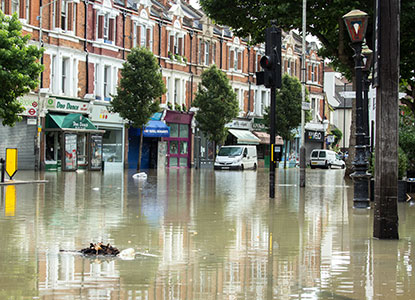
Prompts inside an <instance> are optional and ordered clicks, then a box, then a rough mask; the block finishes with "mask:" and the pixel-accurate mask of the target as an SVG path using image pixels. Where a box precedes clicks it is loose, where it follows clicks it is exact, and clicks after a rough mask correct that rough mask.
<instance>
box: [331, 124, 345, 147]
mask: <svg viewBox="0 0 415 300" xmlns="http://www.w3.org/2000/svg"><path fill="white" fill-rule="evenodd" d="M331 134H332V135H334V143H333V144H334V145H337V143H338V142H339V141H340V140H341V139H342V136H343V133H342V132H341V130H340V129H339V128H333V129H332V130H331Z"/></svg>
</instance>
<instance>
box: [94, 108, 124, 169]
mask: <svg viewBox="0 0 415 300" xmlns="http://www.w3.org/2000/svg"><path fill="white" fill-rule="evenodd" d="M91 121H92V123H93V124H94V125H95V126H96V127H97V129H100V130H105V133H104V134H103V136H102V161H103V163H104V168H105V169H106V170H108V169H122V168H123V165H124V160H125V158H124V149H125V148H124V145H125V143H124V141H125V126H124V121H123V119H122V118H121V117H120V115H119V114H118V113H111V112H109V109H108V105H107V104H96V103H95V104H94V105H93V106H92V110H91Z"/></svg>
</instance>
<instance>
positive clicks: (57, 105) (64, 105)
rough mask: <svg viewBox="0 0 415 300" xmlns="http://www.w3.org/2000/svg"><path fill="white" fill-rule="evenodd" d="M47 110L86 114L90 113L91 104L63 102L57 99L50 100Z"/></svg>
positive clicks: (47, 103) (48, 100)
mask: <svg viewBox="0 0 415 300" xmlns="http://www.w3.org/2000/svg"><path fill="white" fill-rule="evenodd" d="M46 108H47V109H51V110H60V111H70V112H80V113H85V112H87V111H88V108H89V102H78V101H70V100H62V99H57V98H49V99H47V102H46Z"/></svg>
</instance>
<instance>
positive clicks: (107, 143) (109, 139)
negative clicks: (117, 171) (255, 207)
mask: <svg viewBox="0 0 415 300" xmlns="http://www.w3.org/2000/svg"><path fill="white" fill-rule="evenodd" d="M100 129H105V133H104V135H103V137H102V159H103V160H104V161H106V162H122V131H121V130H113V129H106V128H100Z"/></svg>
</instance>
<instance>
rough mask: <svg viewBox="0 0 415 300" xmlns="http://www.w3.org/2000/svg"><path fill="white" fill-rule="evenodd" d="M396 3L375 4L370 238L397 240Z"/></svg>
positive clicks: (397, 53)
mask: <svg viewBox="0 0 415 300" xmlns="http://www.w3.org/2000/svg"><path fill="white" fill-rule="evenodd" d="M399 13H400V1H390V0H377V1H376V16H377V17H376V20H375V24H376V32H375V36H376V39H375V64H374V79H375V83H376V85H377V89H376V144H375V148H376V154H375V160H376V162H375V210H374V225H373V236H374V237H376V238H379V239H399V233H398V210H397V205H398V203H397V202H398V108H399V107H398V97H399V94H398V93H399V43H400V40H399V31H400V29H399Z"/></svg>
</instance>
